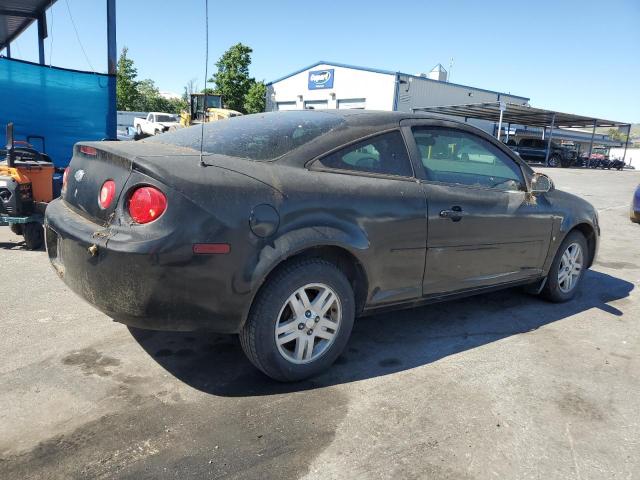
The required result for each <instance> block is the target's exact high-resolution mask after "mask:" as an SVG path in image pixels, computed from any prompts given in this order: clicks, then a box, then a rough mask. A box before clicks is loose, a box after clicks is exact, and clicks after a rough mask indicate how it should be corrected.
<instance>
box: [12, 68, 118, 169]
mask: <svg viewBox="0 0 640 480" xmlns="http://www.w3.org/2000/svg"><path fill="white" fill-rule="evenodd" d="M115 81H116V79H115V77H113V76H109V75H104V74H99V73H92V72H79V71H76V70H67V69H63V68H57V67H48V66H42V65H38V64H35V63H30V62H23V61H20V60H14V59H8V58H0V141H1V143H0V148H1V147H3V146H4V145H5V144H6V138H5V127H6V124H7V123H8V122H13V123H14V134H15V139H16V140H27V137H28V136H41V137H44V143H45V145H44V147H45V148H44V150H45V151H46V153H47V154H49V156H50V157H51V158H52V159H53V162H54V163H55V165H56V166H58V167H65V166H66V165H68V164H69V161H70V159H71V155H72V150H73V148H72V147H73V145H74V144H75V143H76V142H79V141H81V140H102V139H103V138H108V137H109V133H108V131H109V128H108V124H109V115H110V114H112V115H113V116H114V118H113V121H112V123H113V128H114V129H115V103H114V104H113V105H110V103H109V84H110V82H113V83H115ZM113 102H115V99H113ZM31 143H32V144H33V146H34V148H36V149H38V150H42V148H43V145H42V141H41V140H40V139H37V138H34V139H32V140H31Z"/></svg>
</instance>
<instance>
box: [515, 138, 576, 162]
mask: <svg viewBox="0 0 640 480" xmlns="http://www.w3.org/2000/svg"><path fill="white" fill-rule="evenodd" d="M510 143H511V144H510V145H508V146H509V148H511V150H513V151H514V152H517V153H518V155H520V158H522V159H523V160H525V161H527V162H537V163H544V162H545V159H546V158H547V145H548V142H547V141H546V140H542V139H540V138H523V139H521V140H520V141H519V142H518V143H517V144H515V142H510ZM577 158H578V154H577V152H576V151H575V150H572V149H570V148H564V147H562V146H561V145H559V144H558V143H556V142H554V141H552V142H551V151H550V152H549V166H550V167H560V166H562V167H571V166H573V165H574V164H575V163H576V159H577Z"/></svg>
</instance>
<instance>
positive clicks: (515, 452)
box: [0, 169, 640, 480]
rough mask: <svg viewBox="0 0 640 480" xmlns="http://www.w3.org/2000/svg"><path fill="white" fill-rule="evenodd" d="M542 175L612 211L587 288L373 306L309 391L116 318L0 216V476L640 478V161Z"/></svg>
mask: <svg viewBox="0 0 640 480" xmlns="http://www.w3.org/2000/svg"><path fill="white" fill-rule="evenodd" d="M547 173H549V174H550V175H551V176H552V178H553V179H554V180H555V181H556V184H557V186H558V188H561V189H565V190H568V191H570V192H572V193H576V194H579V195H582V196H583V197H586V198H587V199H588V200H589V201H591V202H592V203H593V204H594V205H595V206H596V207H597V208H598V209H599V211H600V222H601V225H602V230H603V236H602V244H601V248H600V254H599V258H598V260H597V263H596V264H595V265H594V267H593V269H592V270H591V271H590V272H588V274H587V276H586V277H585V281H584V283H583V285H582V290H581V292H580V294H579V296H578V297H577V298H576V299H575V300H574V301H572V302H569V303H566V304H561V305H556V304H550V303H546V302H543V301H541V300H538V299H536V298H534V297H530V296H527V295H526V294H524V293H521V292H520V291H519V290H507V291H502V292H498V293H494V294H489V295H484V296H479V297H475V298H469V299H465V300H459V301H456V302H450V303H443V304H438V305H432V306H429V307H424V308H419V309H414V310H407V311H402V312H397V313H392V314H385V315H379V316H375V317H371V318H367V319H362V320H360V321H358V322H357V323H356V327H355V330H354V333H353V336H352V339H351V341H350V343H349V346H348V349H347V351H346V352H345V354H344V355H343V356H342V357H341V358H340V359H339V361H338V363H337V365H335V366H334V367H333V369H332V370H331V371H329V372H328V373H326V374H325V375H323V376H320V377H318V378H315V379H313V380H311V381H307V382H304V383H301V384H295V385H281V384H276V383H274V382H272V381H270V380H268V379H266V378H265V377H264V376H263V375H261V374H260V373H258V372H257V371H256V370H254V369H253V368H252V367H251V365H250V364H249V363H248V361H247V360H246V359H245V358H244V356H243V354H242V352H241V349H240V347H239V344H238V342H237V340H236V339H235V338H234V337H230V336H219V335H203V334H184V333H181V334H176V333H160V332H148V331H141V330H133V329H128V328H127V327H125V326H123V325H120V324H117V323H113V322H112V321H110V320H109V319H108V318H107V317H106V316H104V315H102V314H101V313H99V312H98V311H96V310H94V309H93V308H92V307H91V306H89V305H88V304H86V303H84V302H83V301H82V300H80V299H79V298H78V297H76V296H75V295H74V294H72V293H71V292H70V291H69V290H68V289H67V288H66V287H65V286H64V284H63V283H62V282H61V281H60V280H59V279H58V278H57V277H56V275H55V274H54V273H53V271H52V270H51V268H50V267H49V265H48V261H47V258H46V254H45V253H44V252H30V251H26V250H24V248H23V246H22V244H21V243H20V238H19V237H16V236H14V235H12V234H11V233H10V231H9V229H8V228H6V227H0V265H2V268H1V269H0V279H1V281H0V284H1V285H2V286H3V290H4V292H3V295H2V306H1V307H0V318H1V323H0V325H1V326H2V335H0V352H1V353H2V356H1V358H2V362H0V478H2V479H6V480H8V479H24V478H135V479H141V478H188V477H195V478H218V477H224V478H242V479H247V478H260V479H265V478H306V479H320V478H322V479H332V478H376V479H380V478H383V479H384V478H389V479H396V478H407V479H408V478H430V479H444V478H450V479H457V480H460V479H467V478H478V479H485V478H493V477H496V478H520V479H528V478H531V479H538V478H539V479H553V478H562V479H587V478H599V479H600V478H616V479H632V478H640V458H639V456H638V453H639V452H640V414H639V412H640V325H639V320H640V299H639V296H638V285H639V283H640V241H639V238H640V226H639V225H634V224H631V223H630V222H629V218H628V207H629V202H630V200H631V196H632V192H633V189H634V188H635V186H636V185H637V184H638V183H640V172H629V171H626V172H609V171H593V170H563V169H554V170H548V171H547Z"/></svg>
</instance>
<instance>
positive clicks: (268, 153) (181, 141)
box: [142, 111, 344, 160]
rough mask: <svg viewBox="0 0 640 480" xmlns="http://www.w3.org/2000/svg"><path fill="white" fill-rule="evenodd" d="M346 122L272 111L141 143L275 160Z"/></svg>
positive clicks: (332, 117) (325, 116) (333, 117)
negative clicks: (155, 143) (201, 136)
mask: <svg viewBox="0 0 640 480" xmlns="http://www.w3.org/2000/svg"><path fill="white" fill-rule="evenodd" d="M342 123H344V120H343V119H342V118H341V117H339V116H337V115H331V114H327V113H322V112H314V111H299V112H271V113H259V114H254V115H243V116H238V117H233V118H229V119H226V120H218V121H215V122H209V123H205V124H204V128H203V126H202V125H196V126H193V127H190V128H183V129H181V130H177V131H175V132H169V133H165V134H164V135H160V136H157V137H153V138H150V139H146V140H142V141H143V142H158V143H166V144H170V145H179V146H182V147H188V148H192V149H194V150H198V151H199V150H200V135H201V128H203V130H204V131H203V134H204V141H203V144H202V150H203V151H204V152H205V153H207V154H219V155H228V156H230V157H238V158H245V159H248V160H274V159H276V158H278V157H281V156H282V155H285V154H286V153H289V152H290V151H292V150H294V149H296V148H298V147H300V146H302V145H304V144H305V143H308V142H310V141H311V140H313V139H315V138H317V137H319V136H321V135H323V134H325V133H327V132H329V131H330V130H332V129H333V128H335V127H337V126H338V125H341V124H342Z"/></svg>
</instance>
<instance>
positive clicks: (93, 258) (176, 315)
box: [45, 200, 249, 333]
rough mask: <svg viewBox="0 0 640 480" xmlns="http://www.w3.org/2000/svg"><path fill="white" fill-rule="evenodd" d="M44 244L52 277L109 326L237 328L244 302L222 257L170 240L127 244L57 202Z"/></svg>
mask: <svg viewBox="0 0 640 480" xmlns="http://www.w3.org/2000/svg"><path fill="white" fill-rule="evenodd" d="M45 236H46V245H47V254H48V256H49V260H50V261H51V265H52V266H53V268H54V270H55V271H56V272H57V274H58V276H59V277H60V278H61V279H62V280H63V281H64V282H65V284H67V285H68V286H69V288H71V290H73V291H74V292H75V293H76V294H78V295H79V296H81V297H82V298H84V299H85V300H86V301H88V302H89V303H90V304H92V305H93V306H95V307H96V308H98V309H99V310H101V311H102V312H104V313H105V314H107V315H108V316H109V317H111V318H112V319H114V320H115V321H118V322H121V323H124V324H127V325H130V326H134V327H139V328H146V329H152V330H172V331H194V330H207V331H214V332H219V333H235V332H237V331H238V330H239V328H240V325H241V323H242V318H243V314H242V312H243V305H245V304H246V303H247V302H248V301H249V300H248V298H245V297H249V294H248V293H245V294H241V293H237V292H236V293H235V295H234V294H233V288H232V285H231V284H232V280H231V278H232V277H231V273H230V271H229V270H228V263H229V261H228V260H223V259H222V258H221V257H224V256H222V255H217V256H216V255H208V256H201V255H195V254H194V253H193V250H192V248H191V245H190V244H182V245H181V242H180V241H176V240H175V239H173V238H167V239H165V240H164V241H162V240H161V241H160V242H159V241H158V239H157V238H156V239H153V240H149V241H131V238H130V237H128V236H124V235H122V234H119V233H114V234H112V233H111V232H109V231H108V230H106V229H105V228H103V227H102V226H100V225H98V224H95V223H93V222H91V221H89V220H86V219H85V218H84V217H83V216H81V215H80V214H78V213H76V212H75V211H73V210H72V209H71V208H70V207H69V206H67V205H66V204H65V203H64V201H62V200H55V201H53V202H52V203H51V204H50V205H49V207H48V208H47V212H46V219H45ZM119 236H121V237H123V238H122V239H119ZM159 244H162V247H159ZM167 245H168V247H166V246H167ZM171 245H176V246H175V247H173V246H171ZM165 247H166V248H165Z"/></svg>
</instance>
